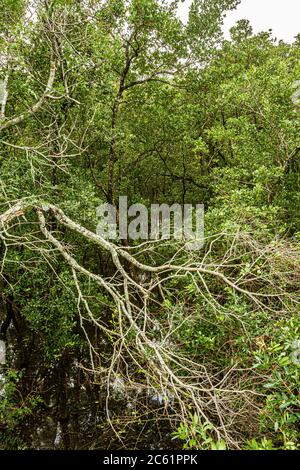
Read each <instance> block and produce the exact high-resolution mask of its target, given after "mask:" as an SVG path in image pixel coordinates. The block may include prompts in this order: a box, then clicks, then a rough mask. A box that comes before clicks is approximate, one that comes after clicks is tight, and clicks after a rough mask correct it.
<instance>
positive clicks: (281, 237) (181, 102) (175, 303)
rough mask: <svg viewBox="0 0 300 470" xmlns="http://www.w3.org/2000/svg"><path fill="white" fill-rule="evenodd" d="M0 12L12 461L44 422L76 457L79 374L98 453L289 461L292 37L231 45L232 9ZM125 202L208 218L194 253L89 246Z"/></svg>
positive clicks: (294, 416)
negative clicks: (236, 452)
mask: <svg viewBox="0 0 300 470" xmlns="http://www.w3.org/2000/svg"><path fill="white" fill-rule="evenodd" d="M1 3H2V8H3V18H4V21H3V27H2V30H1V36H0V41H1V42H0V47H1V53H0V61H1V70H0V73H1V77H0V101H1V115H0V131H1V138H0V147H1V155H0V166H1V181H0V183H1V186H0V191H1V192H0V202H1V212H0V243H1V245H0V251H1V279H0V286H1V290H2V293H1V299H2V308H1V309H0V320H1V326H0V331H1V337H2V338H3V339H4V340H5V341H8V342H11V344H12V346H13V351H14V352H12V351H11V352H10V354H9V364H8V369H7V372H6V374H7V378H6V382H7V384H8V385H6V386H7V387H8V386H9V387H10V388H8V391H7V392H5V393H6V395H5V394H4V395H2V397H4V396H6V398H5V399H3V400H2V404H1V406H0V416H1V421H2V426H3V429H4V431H3V433H4V438H3V440H2V442H3V443H2V445H3V447H4V448H7V447H9V446H13V447H17V448H18V447H22V446H24V445H25V446H28V447H30V446H32V445H33V438H32V435H31V436H30V435H28V434H26V431H24V429H25V428H26V425H27V428H28V426H29V427H30V426H33V423H35V419H37V420H38V419H40V420H41V419H42V418H41V416H44V415H47V414H49V415H51V416H55V422H58V423H60V424H61V425H62V431H63V442H62V443H61V444H60V445H61V446H63V447H64V448H72V446H74V445H75V444H74V442H75V441H74V440H72V439H73V437H72V435H71V432H70V422H71V420H72V409H71V408H72V406H73V403H71V402H70V400H69V398H68V393H69V392H68V391H66V390H67V385H66V384H67V382H68V378H69V373H70V370H71V368H72V367H73V365H74V361H75V362H76V368H75V369H76V371H77V372H75V375H76V374H83V375H82V376H80V377H84V381H83V382H80V380H81V379H78V387H79V388H78V389H80V386H83V383H84V384H85V385H84V386H86V387H92V388H93V390H97V392H96V394H97V393H98V398H99V396H100V397H102V398H101V400H102V401H101V400H100V401H101V403H102V408H101V410H100V412H101V413H102V414H101V423H100V425H99V423H98V424H95V423H94V424H91V425H90V427H93V426H94V428H93V431H92V435H93V440H94V441H93V442H92V443H90V445H91V446H94V447H95V446H96V447H97V446H101V445H108V444H107V442H106V441H105V439H104V440H103V441H102V444H101V439H100V438H99V437H98V436H97V432H98V431H97V430H98V428H99V426H101V428H102V430H101V432H103V433H107V436H110V435H112V434H113V435H115V436H116V437H115V438H114V439H115V440H114V441H113V442H114V444H113V445H115V446H120V447H123V448H128V447H132V446H133V445H135V446H137V447H138V448H143V447H145V446H147V445H149V443H148V441H147V433H148V431H149V429H150V430H151V429H152V430H154V429H158V431H159V433H164V432H165V431H166V430H167V431H166V432H167V433H168V435H169V436H170V439H171V433H173V437H174V438H176V439H175V440H174V441H173V444H172V445H178V446H182V445H184V446H185V447H188V448H203V449H208V448H224V447H228V448H231V449H240V448H245V447H246V448H254V449H255V448H286V449H288V448H297V445H298V443H297V439H298V429H297V421H298V418H299V406H298V405H299V404H298V392H299V390H298V388H299V383H300V381H299V361H298V355H297V354H298V352H297V351H299V349H300V347H299V287H300V286H299V284H300V262H299V233H300V232H299V230H300V226H299V202H300V201H299V148H300V147H299V135H300V133H299V108H298V101H297V100H298V94H297V93H298V88H297V83H298V82H297V78H299V72H300V69H299V61H298V57H299V38H296V39H295V42H294V44H292V45H287V44H284V43H283V42H279V43H276V42H275V41H274V40H273V39H272V37H271V34H270V33H261V34H259V35H254V34H253V33H252V29H251V26H250V25H249V23H248V22H247V21H246V20H245V21H244V20H243V21H241V22H239V23H238V24H237V26H236V27H235V28H233V29H232V31H231V41H223V39H222V35H221V24H222V18H223V16H224V14H225V12H226V11H227V10H228V9H230V8H234V7H235V6H236V4H237V3H238V2H237V1H229V0H227V1H226V0H223V1H222V0H214V1H209V2H205V1H204V2H203V1H200V0H194V2H192V6H191V10H190V16H189V21H188V23H187V25H183V24H182V23H181V21H180V20H179V19H178V18H177V16H176V8H177V2H160V1H156V0H136V1H134V0H132V1H120V0H107V1H103V2H96V1H88V2H80V1H68V2H66V1H59V0H53V1H52V0H51V1H50V0H45V1H39V2H35V1H21V0H15V1H10V0H2V2H1ZM295 90H296V91H295ZM124 194H126V195H127V196H128V199H129V203H135V202H142V203H144V204H146V205H150V204H151V203H168V204H170V205H171V204H173V203H174V202H179V203H195V204H196V203H204V204H205V207H206V214H205V240H204V247H203V248H202V249H201V250H199V251H190V250H188V249H187V246H186V244H185V243H184V242H181V243H179V242H178V241H174V240H169V241H149V242H143V241H139V242H132V241H131V240H126V241H123V243H121V242H114V243H113V242H111V241H108V240H106V239H104V238H102V237H101V236H100V235H97V234H96V225H97V218H96V207H97V206H98V205H99V204H100V203H102V202H108V203H111V204H114V205H115V206H116V207H117V202H118V197H119V196H120V195H124ZM30 349H31V351H30ZM32 351H36V353H37V354H36V355H34V354H33V352H32ZM18 354H19V359H18ZM21 356H22V357H23V356H24V357H23V359H22V360H20V357H21ZM33 369H35V372H34V373H33V372H32V371H33ZM50 370H51V371H52V372H49V371H50ZM53 370H54V371H57V372H53ZM19 373H21V375H20V376H19V375H18V374H19ZM56 373H57V374H58V377H59V383H58V384H57V385H53V381H52V382H51V380H52V379H51V377H52V375H51V374H54V375H55V374H56ZM9 374H10V375H9ZM14 374H15V375H14ZM78 377H79V375H78ZM49 380H50V381H49ZM49 383H50V386H49ZM87 383H88V384H89V385H86V384H87ZM50 389H51V392H49V390H50ZM9 390H10V393H9ZM93 393H94V392H93ZM20 396H21V399H20ZM53 397H55V398H53ZM53 399H54V401H55V400H56V402H55V403H56V404H55V405H54V412H53V405H51V403H52V402H53ZM93 400H94V402H93ZM96 403H97V404H98V403H99V401H98V400H97V399H96V398H95V395H94V394H93V395H92V396H91V398H90V403H89V407H90V409H91V410H92V413H93V410H94V409H95V408H94V407H95V406H96V405H95V404H96ZM118 403H119V404H120V403H121V404H122V406H121V407H120V405H119V404H118ZM22 413H23V414H22ZM35 413H36V416H35ZM166 423H167V424H166ZM24 426H25V427H24ZM79 428H80V425H79ZM78 432H79V433H80V429H79V431H78ZM12 433H15V435H17V436H18V439H17V440H16V441H11V434H12ZM99 433H100V430H99ZM111 433H112V434H111ZM130 433H134V435H136V436H138V437H137V438H136V440H135V444H133V443H132V442H133V441H132V438H131V437H128V436H129V435H130ZM103 442H104V444H103ZM168 442H169V445H171V444H170V442H171V441H170V440H169V441H168ZM174 443H175V444H174ZM76 445H77V444H76ZM78 445H79V447H80V446H81V444H78ZM82 445H83V446H84V447H85V446H88V445H89V444H87V443H84V444H82Z"/></svg>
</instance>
